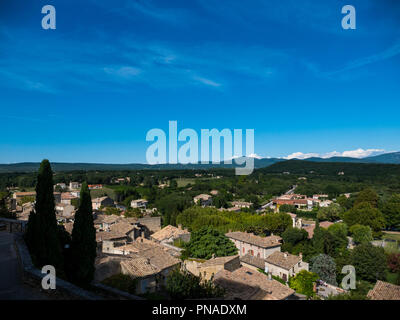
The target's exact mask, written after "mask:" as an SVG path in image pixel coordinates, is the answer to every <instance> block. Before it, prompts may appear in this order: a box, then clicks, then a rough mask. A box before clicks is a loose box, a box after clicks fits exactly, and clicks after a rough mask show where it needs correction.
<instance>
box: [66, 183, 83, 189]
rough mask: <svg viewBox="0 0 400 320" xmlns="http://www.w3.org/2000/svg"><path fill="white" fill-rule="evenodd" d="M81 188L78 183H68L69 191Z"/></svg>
mask: <svg viewBox="0 0 400 320" xmlns="http://www.w3.org/2000/svg"><path fill="white" fill-rule="evenodd" d="M80 188H81V184H80V183H79V182H74V181H70V183H69V190H78V189H80Z"/></svg>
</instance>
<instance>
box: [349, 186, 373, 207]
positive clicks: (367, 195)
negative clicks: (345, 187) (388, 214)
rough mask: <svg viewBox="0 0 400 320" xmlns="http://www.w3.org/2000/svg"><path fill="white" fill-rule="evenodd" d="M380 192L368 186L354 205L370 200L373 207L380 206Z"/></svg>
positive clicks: (358, 196)
mask: <svg viewBox="0 0 400 320" xmlns="http://www.w3.org/2000/svg"><path fill="white" fill-rule="evenodd" d="M378 200H379V197H378V194H377V193H376V192H375V190H374V189H372V188H367V189H364V190H363V191H361V192H360V193H359V194H358V195H357V198H356V200H355V202H354V206H357V205H358V204H360V203H363V202H368V203H369V204H370V205H371V206H372V207H374V208H376V207H377V206H378Z"/></svg>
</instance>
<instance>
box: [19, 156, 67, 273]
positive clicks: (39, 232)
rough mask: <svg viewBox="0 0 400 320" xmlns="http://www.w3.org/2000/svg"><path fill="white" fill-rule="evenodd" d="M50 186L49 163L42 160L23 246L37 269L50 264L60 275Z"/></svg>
mask: <svg viewBox="0 0 400 320" xmlns="http://www.w3.org/2000/svg"><path fill="white" fill-rule="evenodd" d="M53 185H54V184H53V172H52V170H51V167H50V162H49V161H48V160H43V161H42V163H41V164H40V168H39V173H38V177H37V185H36V203H35V210H34V211H32V212H31V214H30V215H29V221H28V227H27V233H26V243H27V245H28V248H29V250H30V252H31V255H32V258H33V261H34V263H35V265H36V266H38V267H39V268H41V267H42V266H44V265H52V266H54V267H55V268H56V270H57V271H60V272H63V268H64V258H63V255H62V247H61V244H60V241H59V238H58V227H57V220H56V212H55V208H54V195H53Z"/></svg>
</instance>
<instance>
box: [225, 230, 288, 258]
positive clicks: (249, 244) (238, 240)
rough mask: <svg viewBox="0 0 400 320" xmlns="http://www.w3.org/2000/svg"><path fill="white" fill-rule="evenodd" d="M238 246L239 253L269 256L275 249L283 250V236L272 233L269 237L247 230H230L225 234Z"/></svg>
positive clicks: (260, 256)
mask: <svg viewBox="0 0 400 320" xmlns="http://www.w3.org/2000/svg"><path fill="white" fill-rule="evenodd" d="M225 236H227V237H228V238H229V239H230V240H231V241H232V242H233V243H234V244H235V246H236V248H238V250H239V255H240V256H244V255H246V254H247V253H249V254H250V255H252V256H257V257H259V258H263V259H265V258H267V257H268V256H269V255H270V254H272V253H273V252H275V251H281V246H282V238H281V237H278V236H274V235H271V236H269V237H259V236H256V235H254V234H253V233H247V232H240V231H237V232H228V233H226V234H225Z"/></svg>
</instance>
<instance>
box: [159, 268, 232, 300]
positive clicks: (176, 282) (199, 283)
mask: <svg viewBox="0 0 400 320" xmlns="http://www.w3.org/2000/svg"><path fill="white" fill-rule="evenodd" d="M166 289H167V292H168V294H169V295H170V297H171V298H172V299H173V300H183V299H206V298H208V299H209V298H221V297H223V296H224V293H225V292H224V290H223V289H222V288H220V287H219V286H217V285H215V284H214V283H213V281H212V280H202V279H201V277H197V276H195V275H193V274H191V273H190V272H188V271H180V270H179V269H175V270H173V271H172V272H171V273H170V274H169V275H168V277H167V286H166Z"/></svg>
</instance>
